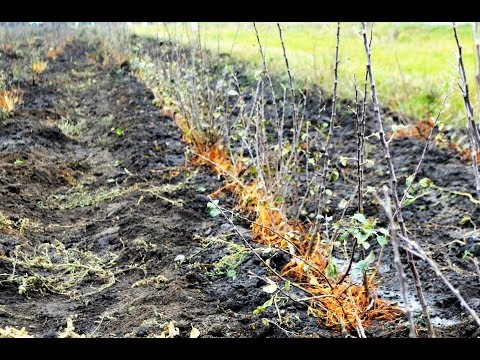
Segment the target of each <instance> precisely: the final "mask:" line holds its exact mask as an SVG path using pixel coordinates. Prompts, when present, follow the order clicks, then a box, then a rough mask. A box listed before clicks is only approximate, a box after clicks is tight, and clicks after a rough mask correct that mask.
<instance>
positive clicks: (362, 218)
mask: <svg viewBox="0 0 480 360" xmlns="http://www.w3.org/2000/svg"><path fill="white" fill-rule="evenodd" d="M353 218H354V219H355V220H357V221H358V222H359V223H362V224H365V223H366V222H367V218H366V217H365V215H363V214H360V213H356V214H355V215H353Z"/></svg>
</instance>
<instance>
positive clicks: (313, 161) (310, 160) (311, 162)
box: [308, 158, 315, 166]
mask: <svg viewBox="0 0 480 360" xmlns="http://www.w3.org/2000/svg"><path fill="white" fill-rule="evenodd" d="M308 163H309V164H311V165H313V166H315V159H314V158H308Z"/></svg>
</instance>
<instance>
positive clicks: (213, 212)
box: [207, 200, 220, 218]
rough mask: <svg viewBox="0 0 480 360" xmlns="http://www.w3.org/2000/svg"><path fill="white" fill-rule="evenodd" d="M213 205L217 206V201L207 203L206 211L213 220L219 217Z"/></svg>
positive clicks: (218, 212) (218, 211)
mask: <svg viewBox="0 0 480 360" xmlns="http://www.w3.org/2000/svg"><path fill="white" fill-rule="evenodd" d="M215 204H218V200H213V203H212V202H208V203H207V211H208V214H209V215H210V216H211V217H213V218H215V217H217V216H218V215H220V210H218V209H217V207H216V206H215Z"/></svg>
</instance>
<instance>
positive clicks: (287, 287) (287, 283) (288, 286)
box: [285, 281, 291, 292]
mask: <svg viewBox="0 0 480 360" xmlns="http://www.w3.org/2000/svg"><path fill="white" fill-rule="evenodd" d="M290 285H291V284H290V281H285V290H287V292H288V291H290Z"/></svg>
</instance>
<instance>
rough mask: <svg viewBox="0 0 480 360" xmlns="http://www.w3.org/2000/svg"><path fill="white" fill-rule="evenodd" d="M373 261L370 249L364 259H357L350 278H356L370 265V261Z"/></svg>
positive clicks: (373, 257) (373, 256)
mask: <svg viewBox="0 0 480 360" xmlns="http://www.w3.org/2000/svg"><path fill="white" fill-rule="evenodd" d="M374 261H375V254H374V253H373V251H370V254H368V256H367V257H366V258H365V259H364V260H361V261H359V262H358V263H357V264H356V265H355V267H354V268H353V270H352V278H354V279H358V277H360V275H362V274H363V273H364V272H365V271H366V270H367V269H368V267H369V266H370V264H371V263H373V262H374Z"/></svg>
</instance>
